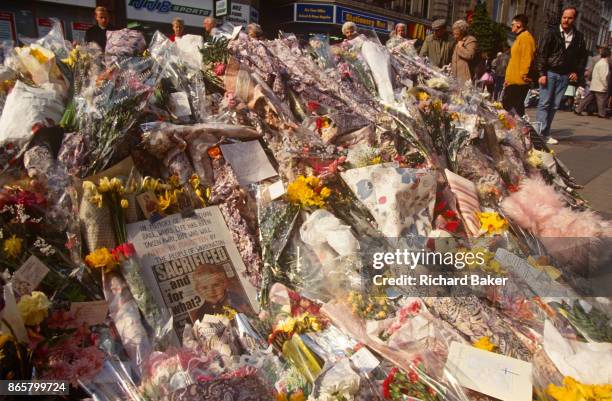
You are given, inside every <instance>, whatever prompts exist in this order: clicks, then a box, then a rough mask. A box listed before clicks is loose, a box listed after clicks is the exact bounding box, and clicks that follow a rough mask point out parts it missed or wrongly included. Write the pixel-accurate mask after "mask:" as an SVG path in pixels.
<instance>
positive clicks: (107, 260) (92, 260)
mask: <svg viewBox="0 0 612 401" xmlns="http://www.w3.org/2000/svg"><path fill="white" fill-rule="evenodd" d="M85 263H87V266H89V267H95V268H97V269H101V270H103V271H104V272H106V273H109V272H111V271H113V270H115V268H116V267H117V259H115V257H114V256H113V254H112V253H111V252H110V251H109V250H108V249H107V248H99V249H96V250H95V251H93V252H91V253H90V254H89V255H87V256H85Z"/></svg>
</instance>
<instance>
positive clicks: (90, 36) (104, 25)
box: [85, 7, 114, 51]
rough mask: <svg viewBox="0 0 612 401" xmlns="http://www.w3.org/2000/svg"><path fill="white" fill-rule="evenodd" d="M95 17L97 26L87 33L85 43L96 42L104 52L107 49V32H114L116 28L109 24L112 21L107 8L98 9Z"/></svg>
mask: <svg viewBox="0 0 612 401" xmlns="http://www.w3.org/2000/svg"><path fill="white" fill-rule="evenodd" d="M95 15H96V25H94V26H92V27H91V28H89V29H88V30H87V32H85V42H87V43H89V42H95V43H97V44H98V46H100V48H101V49H102V51H104V49H105V48H106V31H112V30H114V28H113V26H112V25H110V24H109V22H110V19H109V16H108V11H107V10H106V8H105V7H96V11H95Z"/></svg>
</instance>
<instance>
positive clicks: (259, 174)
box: [221, 141, 276, 186]
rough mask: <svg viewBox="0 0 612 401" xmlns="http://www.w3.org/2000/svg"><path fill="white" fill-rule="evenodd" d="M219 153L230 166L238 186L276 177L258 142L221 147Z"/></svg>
mask: <svg viewBox="0 0 612 401" xmlns="http://www.w3.org/2000/svg"><path fill="white" fill-rule="evenodd" d="M221 152H223V157H225V159H226V160H227V161H229V163H230V165H231V166H232V169H233V170H234V173H236V176H237V177H238V181H239V182H240V185H243V186H245V185H249V184H253V183H256V182H259V181H262V180H265V179H266V178H270V177H274V176H275V175H276V170H274V167H272V165H271V164H270V161H269V160H268V157H267V156H266V153H265V152H264V150H263V148H262V147H261V145H260V144H259V142H258V141H248V142H237V143H232V144H229V145H221Z"/></svg>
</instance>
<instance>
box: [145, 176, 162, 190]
mask: <svg viewBox="0 0 612 401" xmlns="http://www.w3.org/2000/svg"><path fill="white" fill-rule="evenodd" d="M158 186H159V180H158V179H156V178H151V177H145V178H144V179H143V180H142V189H143V190H145V191H153V192H155V191H156V190H157V187H158Z"/></svg>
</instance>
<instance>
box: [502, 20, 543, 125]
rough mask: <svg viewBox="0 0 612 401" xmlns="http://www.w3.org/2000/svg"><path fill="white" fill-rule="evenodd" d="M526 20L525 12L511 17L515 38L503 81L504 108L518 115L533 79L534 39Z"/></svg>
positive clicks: (522, 113) (523, 107)
mask: <svg viewBox="0 0 612 401" xmlns="http://www.w3.org/2000/svg"><path fill="white" fill-rule="evenodd" d="M528 22H529V19H528V18H527V16H526V15H525V14H518V15H516V16H515V17H514V18H513V19H512V32H513V33H514V34H515V35H516V40H515V41H514V43H513V44H512V48H511V49H510V60H509V61H508V68H507V69H506V75H505V82H504V84H505V87H506V88H505V90H504V98H503V100H502V103H503V105H504V109H506V110H507V111H510V112H511V111H514V112H516V114H518V115H519V116H523V115H524V114H525V98H526V97H527V92H529V85H530V84H531V82H532V79H533V77H530V70H531V69H532V66H533V62H534V57H535V51H536V44H535V39H533V36H532V35H531V33H530V32H529V31H528V30H527V23H528ZM540 96H542V95H541V94H540Z"/></svg>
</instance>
